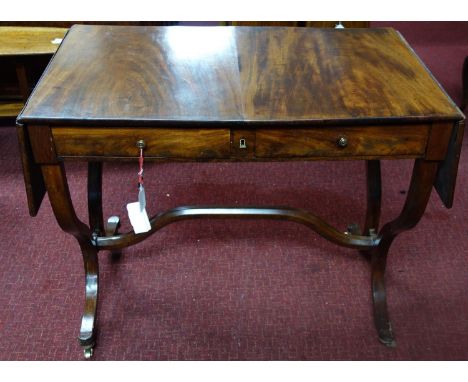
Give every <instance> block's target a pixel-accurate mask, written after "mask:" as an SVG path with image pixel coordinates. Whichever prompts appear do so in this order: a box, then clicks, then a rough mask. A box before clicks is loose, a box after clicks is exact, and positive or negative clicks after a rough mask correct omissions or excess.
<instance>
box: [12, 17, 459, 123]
mask: <svg viewBox="0 0 468 382" xmlns="http://www.w3.org/2000/svg"><path fill="white" fill-rule="evenodd" d="M462 118H463V115H462V114H461V112H460V111H459V109H458V108H457V107H456V105H455V104H454V103H453V101H452V100H451V99H450V98H449V97H448V96H447V95H446V93H445V92H444V91H443V90H442V88H441V87H440V85H439V84H438V83H437V81H435V79H434V78H433V77H432V75H431V73H430V72H429V71H428V70H427V68H426V67H425V66H424V64H423V63H422V62H421V61H420V60H419V58H418V57H417V55H416V54H415V53H414V52H413V51H412V49H411V48H410V47H409V46H408V44H407V43H406V41H405V40H404V39H403V38H402V37H401V35H400V34H399V33H398V32H396V31H395V30H393V29H390V28H382V29H344V30H343V29H341V30H339V29H315V28H291V27H183V26H171V27H136V26H94V25H75V26H74V27H72V28H71V30H70V31H69V32H68V34H67V35H66V37H65V39H64V42H63V43H62V45H61V47H60V49H59V50H58V51H57V53H56V54H55V56H54V58H53V60H52V62H51V64H50V65H49V67H48V69H47V70H46V72H45V74H44V75H43V77H42V79H41V80H40V82H39V84H38V85H37V87H36V89H35V90H34V92H33V94H32V96H31V98H30V99H29V101H28V103H27V105H26V108H25V109H24V111H23V112H22V114H21V115H20V117H19V121H20V122H25V123H26V122H34V123H35V124H41V123H44V124H64V123H66V124H79V125H92V126H94V125H102V126H113V125H117V124H124V125H127V126H138V125H151V126H167V125H169V124H171V123H172V124H174V125H190V124H199V123H203V124H204V125H209V124H214V125H216V124H236V125H237V124H241V125H243V126H244V125H245V126H256V125H262V124H268V125H275V124H278V125H281V126H287V125H301V126H308V125H317V124H320V125H322V124H336V123H350V124H351V123H360V124H366V123H367V124H371V123H376V122H382V121H386V122H388V121H390V122H398V123H400V122H401V123H406V122H412V121H434V120H454V121H455V120H460V119H462Z"/></svg>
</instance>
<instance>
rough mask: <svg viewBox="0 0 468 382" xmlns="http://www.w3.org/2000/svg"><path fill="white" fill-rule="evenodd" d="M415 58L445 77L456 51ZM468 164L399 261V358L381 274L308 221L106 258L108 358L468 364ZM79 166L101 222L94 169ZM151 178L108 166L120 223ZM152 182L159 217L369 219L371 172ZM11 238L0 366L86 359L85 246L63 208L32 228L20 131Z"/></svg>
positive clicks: (404, 165)
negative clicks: (377, 305)
mask: <svg viewBox="0 0 468 382" xmlns="http://www.w3.org/2000/svg"><path fill="white" fill-rule="evenodd" d="M413 28H414V27H413ZM467 36H468V35H467ZM407 37H408V36H407ZM408 40H410V42H411V39H410V38H409V37H408ZM415 48H416V51H418V52H422V53H424V52H425V53H424V54H427V57H423V59H424V60H425V61H426V62H427V64H428V66H429V67H431V69H432V67H436V68H439V69H443V67H444V64H442V63H441V62H440V59H441V57H448V56H447V55H442V54H440V51H438V50H437V49H445V50H444V51H445V52H446V53H447V52H448V50H449V48H447V47H443V46H442V45H441V46H437V47H436V48H434V49H431V48H430V47H427V51H426V50H425V49H426V48H425V46H424V45H420V47H419V48H418V47H415ZM460 51H461V49H460ZM467 51H468V49H467V50H465V52H467ZM434 52H436V53H434ZM422 53H421V56H423V54H422ZM467 54H468V53H467ZM457 65H458V64H456V65H455V64H453V67H457ZM446 67H447V68H449V67H452V66H450V65H449V64H447V65H446ZM460 68H461V66H460ZM435 74H436V76H437V73H435ZM440 80H441V82H442V83H443V80H442V79H440ZM449 83H451V82H449ZM453 83H455V80H453ZM459 87H460V84H458V88H457V89H452V90H450V89H447V90H448V91H449V93H450V92H460V88H459ZM456 94H458V93H456ZM456 94H455V95H454V98H456V97H458V96H457V95H456ZM452 95H453V93H452ZM455 100H456V101H458V99H455ZM465 138H466V137H465ZM467 151H468V147H467V145H466V139H465V145H464V148H463V152H462V156H461V163H460V168H459V178H458V188H457V192H456V197H455V203H454V208H453V209H451V210H446V209H445V208H444V207H443V206H442V203H441V201H440V200H439V199H438V196H437V194H436V193H435V192H434V193H433V195H432V196H431V200H430V202H429V206H428V208H427V211H426V214H425V216H424V217H423V219H422V220H421V222H420V224H419V225H418V226H417V227H416V228H415V229H414V230H412V231H410V232H407V233H404V234H402V235H401V236H400V237H399V238H398V239H397V240H396V241H395V243H394V245H393V247H392V249H391V253H390V256H389V264H388V273H387V287H388V303H389V311H390V315H391V319H392V323H393V327H394V330H395V334H396V339H397V343H398V346H397V347H396V348H395V349H388V348H385V347H384V346H383V345H381V344H380V343H379V342H378V340H377V336H376V333H375V329H374V326H373V321H372V312H371V295H370V271H369V267H368V264H367V263H366V262H365V261H364V260H363V259H362V258H360V257H359V255H358V254H357V253H356V251H353V250H348V249H342V248H339V247H337V246H335V245H333V244H330V243H328V242H326V241H325V240H323V239H321V238H320V237H318V235H316V234H315V233H313V232H312V231H310V230H308V229H307V228H305V227H302V226H298V225H295V224H294V223H287V222H272V221H262V220H257V221H256V220H252V221H242V220H201V221H192V222H181V223H177V224H174V225H171V226H168V227H166V228H164V229H163V230H162V231H160V232H159V233H158V234H156V235H154V236H152V237H151V238H150V239H149V240H147V241H145V242H143V243H141V244H138V245H136V246H135V247H132V248H129V249H126V250H125V251H124V254H123V256H122V258H121V260H120V261H119V262H112V260H111V258H110V256H109V253H108V252H102V253H100V267H101V270H100V271H101V274H100V275H101V279H100V306H99V316H98V329H99V333H98V346H97V347H96V349H95V359H96V360H123V359H125V360H189V359H194V360H306V359H307V360H408V359H412V360H422V359H429V360H442V359H449V360H460V359H465V360H466V359H467V358H468V300H467V297H466V290H468V252H467V249H466V248H467V247H468V235H467V230H468V223H467V219H466V216H467V215H468V152H467ZM66 168H67V171H68V177H69V181H70V185H71V190H72V197H73V199H74V201H75V207H76V209H77V211H78V215H79V216H80V217H81V218H82V219H83V220H85V221H86V219H87V214H86V205H85V201H86V181H85V180H86V165H85V164H82V163H68V164H67V166H66ZM136 171H137V164H136V163H124V164H109V163H106V164H105V166H104V172H105V177H104V198H105V201H106V202H105V211H104V212H105V216H109V215H111V214H118V215H120V216H122V217H123V218H124V222H123V223H124V229H125V227H128V226H129V224H128V220H127V218H125V204H126V203H128V202H129V201H134V200H135V198H136V194H135V175H136ZM382 171H383V176H384V182H383V188H384V192H383V211H382V221H384V222H385V221H388V220H389V219H391V218H393V217H395V216H396V215H397V214H398V213H399V211H400V209H401V207H402V205H403V202H404V199H405V196H406V195H405V192H406V190H407V186H408V183H409V177H410V173H411V162H410V161H407V160H401V161H387V162H383V168H382ZM145 174H146V178H145V182H146V189H147V196H148V199H149V200H148V204H149V206H148V209H149V211H150V213H151V214H154V213H156V212H157V211H162V210H165V209H168V208H171V207H174V206H177V205H190V204H239V205H241V204H246V205H248V204H260V205H262V204H263V205H290V206H293V207H300V208H306V209H308V210H311V211H314V212H315V213H317V214H318V215H319V216H321V217H324V218H325V219H326V220H328V221H330V222H331V223H333V224H334V225H335V226H337V227H340V228H341V229H343V230H344V229H345V228H346V226H347V225H348V223H350V222H362V221H363V218H364V207H365V206H364V200H365V183H364V180H365V179H364V164H363V163H361V162H346V163H345V162H326V163H314V162H309V163H301V162H296V163H269V164H262V163H258V164H248V163H245V164H159V165H157V164H151V165H148V166H147V168H146V170H145ZM0 238H1V242H0V264H1V265H0V280H1V282H2V288H3V291H2V293H1V294H0V307H1V308H0V334H1V340H0V359H2V360H79V359H82V352H81V349H80V347H79V345H78V341H77V340H76V337H77V335H78V329H79V324H80V317H81V311H82V305H83V292H84V280H83V270H82V261H81V256H80V253H79V249H78V245H77V243H76V242H75V240H74V239H73V238H72V237H70V236H68V235H66V234H64V233H63V232H62V231H61V230H60V229H59V227H58V225H57V224H56V222H55V220H54V217H53V215H52V211H51V208H50V204H49V201H48V199H47V198H46V199H45V200H44V203H43V206H42V208H41V210H40V212H39V215H38V216H37V217H36V218H30V217H29V215H28V212H27V204H26V197H25V192H24V187H23V179H22V174H21V168H20V160H19V155H18V148H17V140H16V133H15V130H14V128H13V127H1V128H0Z"/></svg>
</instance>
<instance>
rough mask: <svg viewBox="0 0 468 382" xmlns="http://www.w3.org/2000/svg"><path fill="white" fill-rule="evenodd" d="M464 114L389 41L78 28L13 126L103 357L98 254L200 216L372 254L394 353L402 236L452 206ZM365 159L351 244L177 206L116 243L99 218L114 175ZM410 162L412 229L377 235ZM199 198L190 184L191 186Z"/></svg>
mask: <svg viewBox="0 0 468 382" xmlns="http://www.w3.org/2000/svg"><path fill="white" fill-rule="evenodd" d="M463 121H464V116H463V114H462V113H461V111H460V110H459V109H458V108H457V107H456V105H455V104H454V103H453V102H452V101H451V100H450V98H449V97H448V96H447V95H446V93H445V92H444V91H443V90H442V88H441V87H440V85H439V84H438V83H437V82H436V81H435V79H434V78H433V77H432V75H431V74H430V72H429V71H428V70H427V69H426V68H425V66H424V64H423V63H422V62H421V61H420V60H419V58H418V57H417V56H416V55H415V53H414V52H413V51H412V50H411V48H410V47H409V46H408V44H407V43H406V42H405V41H404V39H403V38H402V37H401V36H400V35H399V33H398V32H396V31H395V30H393V29H344V30H335V29H330V30H327V29H313V28H281V27H130V26H74V27H73V28H71V30H70V31H69V32H68V34H67V35H66V37H65V39H64V41H63V43H62V44H61V46H60V48H59V50H58V51H57V53H56V54H55V56H54V57H53V59H52V61H51V63H50V64H49V66H48V68H47V69H46V71H45V73H44V75H43V76H42V78H41V80H40V81H39V84H38V85H37V87H36V88H35V90H34V92H33V94H32V95H31V97H30V98H29V101H28V103H27V104H26V107H25V109H24V110H23V111H22V113H21V114H20V116H19V117H18V120H17V126H18V134H19V141H20V146H21V153H22V160H23V170H24V178H25V183H26V190H27V194H28V204H29V210H30V214H31V215H32V216H34V215H36V214H37V211H38V209H39V207H40V204H41V201H42V199H43V197H44V194H45V192H47V193H48V195H49V199H50V202H51V205H52V208H53V211H54V214H55V217H56V219H57V221H58V224H59V225H60V227H61V228H62V229H63V230H64V231H65V232H68V233H70V234H71V235H73V236H74V237H75V238H76V239H77V241H78V243H79V246H80V248H81V252H82V254H83V259H84V268H85V276H86V278H85V280H86V289H85V291H86V293H85V295H86V300H85V306H84V314H83V318H82V322H81V330H80V335H79V341H80V344H81V345H82V346H83V347H84V351H85V356H87V357H89V356H91V354H92V349H93V347H94V345H95V338H96V334H95V323H96V305H97V295H98V256H97V254H98V252H99V251H100V250H103V249H110V250H117V249H121V248H124V247H127V246H130V245H133V244H136V243H138V242H140V241H142V240H143V239H145V238H147V237H148V236H150V235H151V234H153V233H154V232H156V231H157V230H159V229H161V228H162V227H164V226H166V225H168V224H170V223H173V222H176V221H180V220H184V219H192V218H202V217H209V218H231V217H232V218H233V217H235V218H268V219H283V220H289V221H293V222H296V223H300V224H304V225H306V226H308V227H310V228H311V229H313V230H314V231H316V232H317V233H318V234H320V235H321V236H323V237H324V238H326V239H328V240H331V241H332V242H334V243H336V244H338V245H342V246H345V247H349V248H355V249H358V250H360V252H361V253H362V254H363V255H365V256H366V257H367V258H368V259H369V262H370V267H371V275H372V276H371V280H372V281H371V288H372V294H373V305H374V320H375V325H376V328H377V332H378V337H379V339H380V341H381V342H383V343H384V344H385V345H387V346H395V340H394V336H393V333H392V328H391V325H390V321H389V318H388V314H387V304H386V294H385V284H384V274H385V264H386V257H387V254H388V251H389V248H390V246H391V244H392V242H393V240H394V239H395V237H396V236H397V235H398V234H399V233H401V232H402V231H405V230H408V229H411V228H412V227H414V226H415V225H416V224H417V223H418V221H419V220H420V218H421V217H422V215H423V213H424V210H425V208H426V204H427V202H428V200H429V196H430V193H431V190H432V187H433V186H435V188H436V189H437V191H438V193H439V195H440V196H441V199H442V200H443V202H444V204H445V205H446V207H448V208H450V207H451V206H452V203H453V193H454V188H455V181H456V176H457V167H458V157H459V153H460V146H461V140H462V137H463ZM139 141H144V155H145V158H146V159H147V160H153V161H231V162H234V161H277V160H280V161H289V160H334V159H343V160H364V161H366V163H367V190H368V196H367V213H366V221H365V224H364V226H363V228H362V230H361V229H359V228H358V227H357V225H353V226H352V227H351V228H350V229H349V230H348V231H347V232H340V231H338V230H337V229H335V228H333V227H331V226H330V225H329V224H327V223H326V222H324V221H323V220H321V219H320V218H318V217H316V216H314V215H312V214H311V213H309V212H307V211H305V210H300V209H292V208H287V207H257V206H256V207H253V206H246V207H222V206H203V207H198V206H196V207H194V206H190V207H178V208H174V209H171V210H169V211H166V212H161V213H159V214H157V215H156V216H154V217H152V218H151V219H150V221H151V227H152V228H151V230H150V231H149V232H146V233H141V234H135V233H134V232H133V231H131V232H127V233H120V234H119V233H118V232H117V231H116V229H115V228H116V222H115V221H114V222H113V224H111V225H110V226H107V227H105V226H104V222H103V214H102V195H101V179H102V162H103V161H116V160H134V161H135V163H137V158H138V156H139V148H138V147H137V142H139ZM401 158H411V159H414V169H413V174H412V178H411V181H410V186H409V190H408V193H407V198H406V202H405V204H404V206H403V209H402V211H401V213H400V215H399V216H398V217H397V218H396V219H394V220H392V221H390V222H388V223H387V224H385V225H383V227H382V228H381V229H380V230H379V216H380V204H381V174H380V160H382V159H401ZM65 160H84V161H88V162H89V173H88V203H89V225H86V224H85V223H83V222H81V221H80V220H79V219H78V218H77V216H76V214H75V211H74V208H73V204H72V201H71V198H70V192H69V189H68V184H67V179H66V175H65V171H64V165H63V162H64V161H65ZM187 186H188V187H190V185H187Z"/></svg>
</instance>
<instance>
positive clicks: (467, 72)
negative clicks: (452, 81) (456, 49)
mask: <svg viewBox="0 0 468 382" xmlns="http://www.w3.org/2000/svg"><path fill="white" fill-rule="evenodd" d="M462 86H463V100H462V104H461V109H462V110H464V109H465V108H466V107H467V106H468V56H467V57H465V62H464V63H463V73H462Z"/></svg>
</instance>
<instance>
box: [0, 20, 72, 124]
mask: <svg viewBox="0 0 468 382" xmlns="http://www.w3.org/2000/svg"><path fill="white" fill-rule="evenodd" d="M66 31H67V29H65V28H48V27H11V26H10V27H7V26H0V118H1V117H9V118H12V117H16V115H18V113H19V112H20V111H21V109H22V108H23V106H24V102H25V101H26V100H27V98H28V97H29V94H30V92H31V90H32V87H33V86H34V85H35V83H36V82H37V80H38V79H39V77H40V75H41V74H42V71H43V70H44V69H45V67H46V65H47V63H48V62H49V60H50V58H51V57H52V55H53V54H54V53H55V51H56V50H57V48H58V46H59V45H60V41H61V39H62V38H63V36H64V35H65V33H66Z"/></svg>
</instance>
